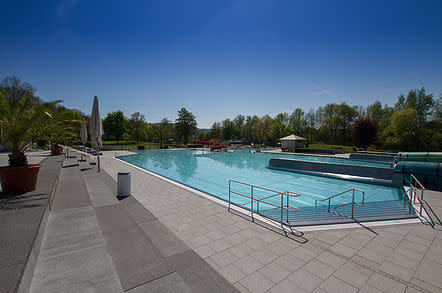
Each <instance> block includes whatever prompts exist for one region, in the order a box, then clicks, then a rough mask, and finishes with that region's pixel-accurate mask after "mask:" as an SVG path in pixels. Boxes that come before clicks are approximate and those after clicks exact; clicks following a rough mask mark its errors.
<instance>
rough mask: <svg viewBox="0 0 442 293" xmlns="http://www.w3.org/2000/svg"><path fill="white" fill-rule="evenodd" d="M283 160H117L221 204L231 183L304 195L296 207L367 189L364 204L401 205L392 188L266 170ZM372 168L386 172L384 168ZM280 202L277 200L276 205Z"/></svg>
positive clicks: (182, 154)
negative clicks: (217, 200) (172, 181)
mask: <svg viewBox="0 0 442 293" xmlns="http://www.w3.org/2000/svg"><path fill="white" fill-rule="evenodd" d="M281 157H282V158H287V157H288V156H287V155H283V154H270V153H251V152H250V150H246V149H239V150H236V151H235V152H232V153H229V152H210V151H204V150H150V151H139V152H138V153H137V154H136V155H130V156H120V157H118V158H119V159H121V160H124V161H126V162H128V163H131V164H133V165H136V166H139V167H141V168H144V169H147V170H149V171H152V172H155V173H157V174H160V175H162V176H165V177H167V178H170V179H172V180H175V181H178V182H180V183H183V184H185V185H188V186H190V187H193V188H195V189H198V190H201V191H203V192H205V193H208V194H211V195H213V196H216V197H218V198H221V199H223V200H227V199H228V195H229V180H230V179H233V180H237V181H241V182H246V183H249V184H253V185H257V186H261V187H265V188H269V189H273V190H276V191H280V192H284V191H293V192H297V193H300V194H301V196H300V197H298V198H296V200H295V202H294V203H293V204H294V205H295V206H297V207H311V206H314V205H315V200H322V199H325V198H327V197H330V196H332V195H335V194H338V193H340V192H343V191H345V190H348V189H351V188H358V189H361V190H363V191H364V192H365V200H366V202H377V201H379V202H380V201H399V200H400V199H401V191H400V190H399V189H397V188H393V187H387V186H379V185H373V184H367V183H358V182H352V181H346V180H340V179H333V178H326V177H320V176H312V175H306V174H300V173H292V172H284V171H278V170H271V169H268V168H266V167H267V165H268V162H269V160H270V158H281ZM298 157H299V158H298ZM290 158H294V159H295V158H296V159H301V158H302V159H304V160H309V159H311V160H322V161H326V162H338V161H342V162H346V163H351V164H361V165H367V162H358V161H352V162H350V161H351V160H345V159H339V158H330V157H317V156H290ZM369 164H373V165H376V166H379V165H381V166H384V167H385V164H379V163H369ZM236 188H238V191H241V192H242V191H244V193H246V192H248V190H247V187H242V186H237V187H236ZM266 195H268V193H267V194H265V193H262V194H256V196H257V197H259V196H266ZM350 196H351V195H350V194H348V195H344V196H340V197H337V198H336V199H335V200H334V204H340V203H341V204H342V203H347V202H348V201H349V197H350ZM277 200H278V199H276V198H275V203H277V202H276V201H277ZM232 201H233V202H237V203H241V201H240V199H239V198H237V197H233V198H232Z"/></svg>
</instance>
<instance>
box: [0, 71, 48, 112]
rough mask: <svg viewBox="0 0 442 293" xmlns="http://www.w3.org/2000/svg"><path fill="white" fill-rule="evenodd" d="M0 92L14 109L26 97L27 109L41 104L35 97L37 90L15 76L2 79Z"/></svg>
mask: <svg viewBox="0 0 442 293" xmlns="http://www.w3.org/2000/svg"><path fill="white" fill-rule="evenodd" d="M0 91H2V92H3V94H4V95H5V98H6V99H7V100H8V103H9V104H10V105H11V107H15V106H16V105H17V104H18V103H19V102H20V101H21V100H23V99H24V98H25V97H26V96H29V105H28V107H32V105H35V104H38V103H42V101H41V100H40V98H38V97H36V96H35V92H36V91H37V89H36V88H35V87H33V86H32V85H31V84H30V83H28V82H24V81H21V80H20V79H19V78H18V77H16V76H7V77H6V78H4V79H3V80H2V82H1V83H0Z"/></svg>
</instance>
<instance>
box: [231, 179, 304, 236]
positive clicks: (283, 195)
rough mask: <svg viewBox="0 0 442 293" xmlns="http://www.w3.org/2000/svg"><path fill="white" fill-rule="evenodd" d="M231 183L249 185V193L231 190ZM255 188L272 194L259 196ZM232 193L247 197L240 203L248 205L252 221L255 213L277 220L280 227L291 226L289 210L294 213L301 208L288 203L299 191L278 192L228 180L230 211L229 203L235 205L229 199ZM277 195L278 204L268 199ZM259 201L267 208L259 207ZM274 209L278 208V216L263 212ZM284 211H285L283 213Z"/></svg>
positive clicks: (298, 194)
mask: <svg viewBox="0 0 442 293" xmlns="http://www.w3.org/2000/svg"><path fill="white" fill-rule="evenodd" d="M232 183H233V184H239V185H242V186H248V187H250V193H249V194H244V193H241V192H238V191H234V190H232ZM257 190H259V191H264V192H271V193H272V194H271V195H267V196H264V197H261V198H259V197H257V196H256V193H255V192H256V191H257ZM232 194H236V195H239V196H241V197H245V198H248V199H249V200H248V201H247V202H245V203H242V204H240V205H242V206H248V205H250V212H251V214H252V221H254V217H253V214H254V213H256V214H258V215H260V216H263V217H265V218H268V219H270V220H272V221H275V222H279V223H280V225H281V227H282V226H283V225H286V226H291V225H290V223H289V213H290V212H292V213H296V212H299V211H300V210H301V209H299V208H297V207H295V206H292V205H291V204H290V198H295V197H298V196H300V195H301V194H300V193H297V192H292V191H284V192H280V191H276V190H272V189H268V188H265V187H260V186H256V185H253V184H249V183H245V182H241V181H236V180H229V206H228V210H229V211H230V206H231V204H233V205H237V204H235V203H232V201H231V195H232ZM278 196H279V197H280V200H278V204H276V203H275V202H276V201H273V202H271V201H270V199H274V198H275V197H278ZM255 203H256V209H255ZM260 203H261V206H263V205H264V207H266V206H267V208H265V209H264V210H263V209H262V208H261V209H260V206H259V205H260ZM268 206H270V208H268ZM275 210H276V211H278V210H280V217H278V218H276V217H270V216H268V215H266V214H264V213H265V212H269V211H275ZM284 211H285V213H284ZM284 214H285V216H286V221H284ZM284 232H285V230H284Z"/></svg>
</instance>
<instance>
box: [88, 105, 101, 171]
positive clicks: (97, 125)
mask: <svg viewBox="0 0 442 293" xmlns="http://www.w3.org/2000/svg"><path fill="white" fill-rule="evenodd" d="M89 134H90V136H91V140H92V143H93V144H94V146H95V148H96V149H97V151H98V172H100V148H101V143H102V141H101V136H103V123H102V122H101V115H100V108H99V107H98V97H97V96H95V97H94V105H93V106H92V114H91V124H90V126H89Z"/></svg>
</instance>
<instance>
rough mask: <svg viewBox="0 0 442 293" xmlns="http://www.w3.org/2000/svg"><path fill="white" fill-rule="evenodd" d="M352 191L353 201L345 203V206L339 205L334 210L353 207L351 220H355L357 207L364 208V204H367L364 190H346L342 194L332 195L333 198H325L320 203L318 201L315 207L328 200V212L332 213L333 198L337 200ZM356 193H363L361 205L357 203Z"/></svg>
mask: <svg viewBox="0 0 442 293" xmlns="http://www.w3.org/2000/svg"><path fill="white" fill-rule="evenodd" d="M350 191H351V192H352V200H351V202H348V203H344V204H342V205H339V206H336V207H334V208H335V209H337V208H340V207H343V206H347V205H351V218H352V219H354V209H355V205H357V206H360V207H363V206H364V203H365V193H364V191H363V190H360V189H357V188H350V189H348V190H346V191H343V192H340V193H338V194H335V195H332V196H330V197H327V198H324V199H322V200H319V201H318V200H315V207H316V206H317V204H318V202H324V201H326V200H328V209H327V210H328V212H329V213H330V208H331V200H332V199H333V198H335V197H338V196H341V195H344V194H346V193H348V192H350ZM355 191H357V192H360V193H362V201H361V203H357V202H356V201H355Z"/></svg>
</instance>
